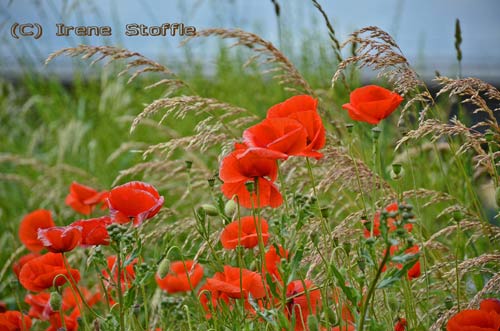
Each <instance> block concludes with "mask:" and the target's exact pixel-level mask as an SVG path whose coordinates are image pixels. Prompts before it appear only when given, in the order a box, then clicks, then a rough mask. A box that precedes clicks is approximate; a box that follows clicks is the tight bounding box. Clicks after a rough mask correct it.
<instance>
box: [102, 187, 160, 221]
mask: <svg viewBox="0 0 500 331" xmlns="http://www.w3.org/2000/svg"><path fill="white" fill-rule="evenodd" d="M163 201H164V199H163V197H162V196H160V195H159V194H158V191H157V190H156V189H155V188H154V187H153V186H151V185H149V184H146V183H143V182H138V181H134V182H129V183H126V184H123V185H120V186H117V187H115V188H114V189H112V190H111V191H110V192H109V196H108V204H109V210H110V214H111V217H112V218H113V219H114V221H116V222H118V223H128V222H130V221H131V220H133V222H134V224H135V225H136V226H138V225H140V224H141V223H142V222H143V221H144V220H147V219H149V218H151V217H153V216H155V215H156V214H157V213H158V212H159V211H160V209H161V206H162V205H163Z"/></svg>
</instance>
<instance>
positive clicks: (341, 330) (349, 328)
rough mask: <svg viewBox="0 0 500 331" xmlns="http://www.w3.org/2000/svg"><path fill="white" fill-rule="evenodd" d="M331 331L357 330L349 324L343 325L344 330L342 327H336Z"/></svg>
mask: <svg viewBox="0 0 500 331" xmlns="http://www.w3.org/2000/svg"><path fill="white" fill-rule="evenodd" d="M331 331H356V328H355V327H354V326H352V325H351V324H349V325H343V326H342V328H340V326H336V327H334V328H333V329H332V330H331Z"/></svg>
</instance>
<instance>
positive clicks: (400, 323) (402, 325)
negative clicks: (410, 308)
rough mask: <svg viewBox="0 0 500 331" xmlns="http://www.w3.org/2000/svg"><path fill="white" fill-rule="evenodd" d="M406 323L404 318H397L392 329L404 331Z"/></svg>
mask: <svg viewBox="0 0 500 331" xmlns="http://www.w3.org/2000/svg"><path fill="white" fill-rule="evenodd" d="M407 325H408V323H407V322H406V319H404V318H399V319H398V321H397V322H396V325H394V331H405V330H406V326H407Z"/></svg>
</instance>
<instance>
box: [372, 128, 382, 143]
mask: <svg viewBox="0 0 500 331" xmlns="http://www.w3.org/2000/svg"><path fill="white" fill-rule="evenodd" d="M381 133H382V130H381V129H380V128H379V127H378V126H376V127H374V128H373V129H372V137H373V140H374V141H378V138H379V137H380V134H381Z"/></svg>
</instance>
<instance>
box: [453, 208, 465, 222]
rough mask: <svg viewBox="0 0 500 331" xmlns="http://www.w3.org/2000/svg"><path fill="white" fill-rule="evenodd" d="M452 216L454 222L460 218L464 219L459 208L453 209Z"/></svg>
mask: <svg viewBox="0 0 500 331" xmlns="http://www.w3.org/2000/svg"><path fill="white" fill-rule="evenodd" d="M452 216H453V219H454V220H455V222H460V221H461V220H463V219H464V214H463V213H462V212H461V211H460V210H455V211H454V212H453V214H452Z"/></svg>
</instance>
